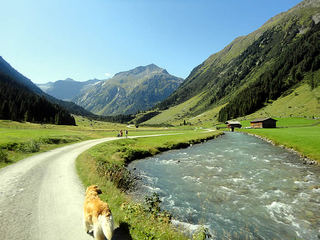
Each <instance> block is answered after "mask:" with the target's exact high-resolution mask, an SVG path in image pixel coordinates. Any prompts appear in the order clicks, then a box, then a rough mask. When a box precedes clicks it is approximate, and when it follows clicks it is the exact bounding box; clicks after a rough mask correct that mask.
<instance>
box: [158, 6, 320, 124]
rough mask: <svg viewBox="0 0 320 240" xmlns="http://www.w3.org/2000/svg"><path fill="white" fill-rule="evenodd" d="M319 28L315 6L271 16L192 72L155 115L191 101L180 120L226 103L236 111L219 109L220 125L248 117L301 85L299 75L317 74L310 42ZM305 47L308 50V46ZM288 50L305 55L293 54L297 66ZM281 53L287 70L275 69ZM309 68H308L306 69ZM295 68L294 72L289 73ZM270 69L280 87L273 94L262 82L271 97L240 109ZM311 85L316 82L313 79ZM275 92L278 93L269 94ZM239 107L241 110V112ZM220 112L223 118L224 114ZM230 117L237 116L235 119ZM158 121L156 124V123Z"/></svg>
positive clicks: (314, 48)
mask: <svg viewBox="0 0 320 240" xmlns="http://www.w3.org/2000/svg"><path fill="white" fill-rule="evenodd" d="M318 19H319V20H318ZM319 22H320V1H319V0H311V1H310V0H306V1H303V2H301V3H300V4H298V5H297V6H295V7H293V8H291V9H289V10H288V11H287V12H284V13H280V14H278V15H276V16H275V17H273V18H271V19H270V20H268V21H267V22H266V23H265V24H263V25H262V26H261V27H260V28H259V29H257V30H255V31H253V32H252V33H250V34H248V35H246V36H241V37H238V38H236V39H235V40H233V41H232V42H231V43H230V44H228V45H227V46H226V47H225V48H223V49H222V50H221V51H219V52H217V53H214V54H212V55H210V56H209V57H208V58H207V59H206V60H205V61H203V62H202V63H201V64H199V65H198V66H196V67H195V68H194V69H193V70H192V71H191V73H190V74H189V76H188V77H187V78H186V80H185V81H184V82H183V84H181V86H180V87H179V88H178V89H177V90H176V91H175V92H174V93H173V94H172V95H171V96H169V97H168V98H167V99H166V100H164V101H163V102H161V103H160V104H158V105H157V106H156V108H155V110H157V109H158V110H161V111H165V110H166V109H169V108H171V107H174V106H178V105H179V104H182V103H184V102H186V101H188V100H190V99H192V98H199V100H197V103H195V104H194V105H193V107H192V108H191V109H190V111H189V112H188V113H187V112H182V113H181V114H180V116H181V118H184V117H194V116H197V115H198V114H201V113H202V112H205V111H206V110H208V109H212V108H215V107H218V106H221V105H224V104H228V103H229V102H230V101H231V100H232V103H233V104H235V106H237V107H231V105H229V106H228V107H227V106H226V107H227V108H228V111H227V112H228V114H225V113H226V108H225V109H224V110H223V109H221V110H220V114H219V116H220V117H219V120H220V121H224V120H226V119H230V118H234V117H237V116H239V115H243V114H250V113H251V112H252V111H255V110H256V109H258V108H259V107H262V106H263V104H264V101H268V99H273V100H274V99H275V98H277V97H279V96H280V95H281V94H282V93H283V92H284V91H286V90H287V89H289V88H290V87H293V86H294V85H295V84H296V83H297V82H300V81H302V80H303V75H304V74H307V72H308V71H309V70H310V69H311V68H312V69H313V70H312V71H313V72H315V71H316V68H317V67H316V65H317V64H314V67H312V66H311V65H312V61H313V60H314V61H315V62H317V61H318V60H317V59H318V43H317V41H314V38H315V37H316V36H317V34H318V32H317V31H318V30H317V29H316V28H317V25H318V24H319ZM312 31H313V33H312ZM310 34H311V35H312V34H313V36H311V35H310ZM309 35H310V36H309ZM306 36H308V39H307V37H306ZM304 38H305V39H304ZM297 41H299V44H300V45H304V47H305V49H301V48H299V44H296V43H297ZM308 41H309V42H312V44H308ZM294 44H296V46H295V47H293V45H294ZM311 46H312V47H311ZM289 49H290V51H292V52H296V49H299V51H300V52H301V53H302V52H304V54H300V53H297V54H295V56H296V57H299V61H295V60H294V59H291V58H292V54H291V55H290V54H289V53H288V51H289ZM284 52H287V53H286V54H287V57H288V58H290V59H291V60H290V66H289V65H287V66H285V68H284V67H282V66H278V65H277V64H278V63H279V62H281V61H282V64H284V65H286V64H285V60H283V59H281V57H282V56H283V55H284ZM309 55H310V56H309ZM311 55H312V56H311ZM313 55H314V56H313ZM300 58H301V59H300ZM310 59H311V60H310ZM310 61H311V63H310ZM308 64H309V66H307V65H308ZM295 65H296V67H294V66H295ZM306 66H307V67H306ZM271 68H276V69H279V71H280V70H281V74H282V75H281V76H278V81H280V82H281V84H280V85H279V86H274V87H273V88H272V87H271V85H270V84H271V83H272V81H270V82H269V83H270V84H269V83H267V82H265V84H266V85H265V86H266V87H267V88H268V89H269V90H270V92H271V94H267V95H268V96H263V97H262V98H261V99H259V96H257V95H255V97H254V99H252V101H253V102H254V101H257V103H254V106H253V105H252V107H248V106H245V105H250V104H251V103H250V100H249V99H248V97H247V96H246V93H250V92H252V91H251V90H252V86H253V85H252V84H253V83H254V82H258V81H262V80H261V78H263V76H262V75H263V74H266V73H267V72H269V73H270V74H275V73H274V72H271V71H270V69H271ZM309 68H310V69H309ZM291 70H292V71H293V72H294V73H293V72H292V71H291ZM297 71H298V72H299V74H298V75H302V78H301V77H300V76H298V77H299V78H301V79H297V76H296V72H297ZM264 77H265V76H264ZM314 78H315V77H314ZM259 79H260V80H259ZM269 79H270V80H271V79H272V78H269ZM264 81H265V80H264ZM311 81H314V82H316V80H315V79H314V80H311ZM272 84H274V83H272ZM312 84H314V83H312ZM276 88H278V90H279V91H278V90H276V91H274V90H275V89H276ZM241 91H243V96H242V97H241V98H239V96H240V95H239V94H240V93H241ZM259 91H260V90H259ZM261 93H262V92H261ZM263 94H266V93H263ZM240 99H243V100H244V99H246V102H245V103H244V102H241V104H242V105H241V104H240V102H239V100H240ZM243 107H245V108H246V110H244V109H242V108H243ZM239 109H240V110H239ZM223 111H225V112H224V113H223ZM235 111H236V112H237V113H235V114H234V112H235ZM160 115H161V114H160ZM160 115H158V116H156V118H157V117H158V118H160V117H161V116H160Z"/></svg>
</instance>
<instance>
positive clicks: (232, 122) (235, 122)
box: [226, 121, 241, 125]
mask: <svg viewBox="0 0 320 240" xmlns="http://www.w3.org/2000/svg"><path fill="white" fill-rule="evenodd" d="M226 124H240V125H241V123H240V122H237V121H227V122H226Z"/></svg>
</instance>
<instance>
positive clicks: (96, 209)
mask: <svg viewBox="0 0 320 240" xmlns="http://www.w3.org/2000/svg"><path fill="white" fill-rule="evenodd" d="M99 193H101V190H100V189H99V188H98V187H97V186H96V185H93V186H90V187H88V188H87V191H86V197H85V202H84V223H85V228H86V230H87V233H89V232H90V231H92V230H93V235H94V237H95V239H98V240H103V239H104V237H106V238H107V239H108V240H111V238H112V235H113V228H114V224H113V217H112V214H111V210H110V208H109V205H108V204H107V203H105V202H103V201H101V200H100V198H99V196H98V194H99Z"/></svg>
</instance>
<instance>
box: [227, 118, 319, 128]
mask: <svg viewBox="0 0 320 240" xmlns="http://www.w3.org/2000/svg"><path fill="white" fill-rule="evenodd" d="M274 119H276V120H277V127H278V128H284V127H307V126H313V125H316V124H318V123H320V120H319V119H310V118H302V117H293V118H274ZM252 120H253V119H251V120H242V121H240V122H241V124H242V127H250V121H252ZM221 126H223V124H222V125H221Z"/></svg>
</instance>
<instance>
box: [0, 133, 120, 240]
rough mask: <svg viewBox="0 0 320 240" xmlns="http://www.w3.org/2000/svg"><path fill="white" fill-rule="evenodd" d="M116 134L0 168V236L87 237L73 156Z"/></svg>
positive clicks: (6, 239)
mask: <svg viewBox="0 0 320 240" xmlns="http://www.w3.org/2000/svg"><path fill="white" fill-rule="evenodd" d="M115 139H118V138H104V139H97V140H89V141H85V142H81V143H76V144H72V145H69V146H65V147H62V148H58V149H55V150H52V151H49V152H45V153H41V154H38V155H36V156H33V157H30V158H26V159H24V160H22V161H20V162H18V163H16V164H13V165H11V166H8V167H6V168H3V169H1V170H0V239H1V240H13V239H15V240H16V239H19V240H22V239H30V240H31V239H32V240H38V239H39V240H40V239H41V240H51V239H52V240H53V239H54V240H66V239H68V240H73V239H74V240H82V239H83V240H87V239H88V240H89V239H92V237H90V236H89V235H87V234H86V233H85V230H84V228H83V224H82V205H83V199H84V188H83V186H82V184H81V183H80V181H79V179H78V176H77V174H76V171H75V167H74V161H75V159H76V158H77V156H78V155H79V154H80V153H82V152H83V151H85V150H87V149H89V148H90V147H92V146H94V145H96V144H99V143H102V142H105V141H112V140H115Z"/></svg>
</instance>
